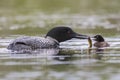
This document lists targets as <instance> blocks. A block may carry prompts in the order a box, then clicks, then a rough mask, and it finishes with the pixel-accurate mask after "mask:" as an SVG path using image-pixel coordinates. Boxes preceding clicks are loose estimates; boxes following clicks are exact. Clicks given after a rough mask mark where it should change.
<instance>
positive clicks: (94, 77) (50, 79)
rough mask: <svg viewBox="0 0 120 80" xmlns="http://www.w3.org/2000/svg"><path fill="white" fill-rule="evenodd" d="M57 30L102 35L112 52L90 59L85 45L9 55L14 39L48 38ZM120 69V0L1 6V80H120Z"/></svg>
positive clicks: (27, 0) (2, 2) (12, 0)
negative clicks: (51, 32)
mask: <svg viewBox="0 0 120 80" xmlns="http://www.w3.org/2000/svg"><path fill="white" fill-rule="evenodd" d="M58 25H65V26H69V27H71V28H72V29H73V30H74V31H76V32H78V33H82V34H87V35H91V36H92V35H96V34H101V35H103V36H104V37H105V39H106V41H108V43H110V45H111V46H110V47H108V48H105V51H104V52H102V53H101V54H96V52H95V51H94V48H93V50H92V51H91V54H88V42H87V40H70V41H67V42H63V43H61V46H60V47H61V48H63V51H61V50H60V51H58V50H41V51H39V52H37V54H12V53H11V52H10V51H8V50H7V49H6V47H7V46H8V45H9V43H10V42H11V41H12V40H14V39H15V38H16V37H20V36H23V35H27V36H28V35H29V36H44V35H45V34H46V33H47V32H48V31H49V30H50V29H51V28H53V27H56V26H58ZM71 49H72V50H71ZM64 50H65V51H64ZM35 53H36V52H35ZM53 54H58V55H54V56H53ZM119 64H120V0H0V80H120V70H119V67H120V65H119Z"/></svg>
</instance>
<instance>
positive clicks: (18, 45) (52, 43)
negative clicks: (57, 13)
mask: <svg viewBox="0 0 120 80" xmlns="http://www.w3.org/2000/svg"><path fill="white" fill-rule="evenodd" d="M72 38H78V39H88V36H86V35H82V34H78V33H76V32H74V31H73V30H72V29H71V28H69V27H65V26H59V27H55V28H52V29H51V30H50V31H49V32H48V33H47V34H46V36H45V37H32V36H31V37H30V36H24V37H19V38H17V39H15V40H14V41H12V42H11V43H10V44H9V45H8V47H7V49H9V50H12V51H20V50H36V49H43V48H44V49H47V48H59V43H60V42H63V41H66V40H69V39H72Z"/></svg>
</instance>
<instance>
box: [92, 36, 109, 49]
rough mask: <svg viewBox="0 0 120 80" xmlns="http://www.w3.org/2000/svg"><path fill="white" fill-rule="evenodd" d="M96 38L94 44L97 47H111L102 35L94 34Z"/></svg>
mask: <svg viewBox="0 0 120 80" xmlns="http://www.w3.org/2000/svg"><path fill="white" fill-rule="evenodd" d="M94 39H95V41H96V42H95V43H94V46H95V47H97V48H102V47H109V46H110V45H109V44H108V43H107V42H106V41H105V39H104V38H103V37H102V36H101V35H96V36H94Z"/></svg>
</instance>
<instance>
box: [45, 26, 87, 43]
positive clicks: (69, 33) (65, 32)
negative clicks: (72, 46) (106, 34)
mask: <svg viewBox="0 0 120 80" xmlns="http://www.w3.org/2000/svg"><path fill="white" fill-rule="evenodd" d="M48 36H49V37H51V38H53V39H56V40H57V41H58V42H63V41H66V40H69V39H72V38H78V39H88V36H87V35H82V34H78V33H76V32H74V31H73V30H72V29H71V28H69V27H64V26H60V27H55V28H53V29H51V30H50V31H49V32H48V33H47V35H46V37H48Z"/></svg>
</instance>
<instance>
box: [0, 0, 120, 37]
mask: <svg viewBox="0 0 120 80" xmlns="http://www.w3.org/2000/svg"><path fill="white" fill-rule="evenodd" d="M119 3H120V0H0V35H15V34H27V35H39V34H45V33H46V32H47V31H48V30H49V29H51V27H55V26H58V25H66V26H70V27H72V28H74V29H75V30H76V31H78V32H80V33H85V34H102V35H105V36H116V35H119V31H120V24H119V21H120V17H119V15H120V14H119V13H120V5H119ZM109 32H111V33H109Z"/></svg>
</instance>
